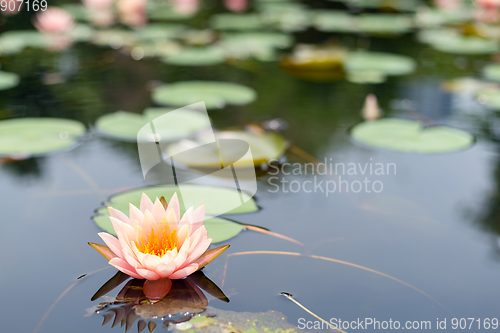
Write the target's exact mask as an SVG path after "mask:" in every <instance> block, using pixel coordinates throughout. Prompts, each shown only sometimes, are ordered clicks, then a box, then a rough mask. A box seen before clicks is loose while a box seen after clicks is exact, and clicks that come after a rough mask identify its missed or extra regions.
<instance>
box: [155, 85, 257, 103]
mask: <svg viewBox="0 0 500 333" xmlns="http://www.w3.org/2000/svg"><path fill="white" fill-rule="evenodd" d="M256 97H257V93H256V92H255V91H254V90H253V89H251V88H248V87H245V86H242V85H239V84H236V83H229V82H215V81H185V82H179V83H172V84H166V85H163V86H160V87H159V88H157V89H155V90H154V91H153V95H152V98H153V101H155V103H158V104H160V105H173V106H185V105H189V104H193V103H197V102H205V106H206V107H207V109H220V108H223V107H224V106H225V105H226V104H232V105H245V104H249V103H251V102H253V101H254V100H255V98H256Z"/></svg>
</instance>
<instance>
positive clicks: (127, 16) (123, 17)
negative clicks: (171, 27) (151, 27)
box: [116, 0, 148, 27]
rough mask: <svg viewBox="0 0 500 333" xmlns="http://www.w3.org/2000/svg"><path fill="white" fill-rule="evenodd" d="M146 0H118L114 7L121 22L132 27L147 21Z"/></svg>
mask: <svg viewBox="0 0 500 333" xmlns="http://www.w3.org/2000/svg"><path fill="white" fill-rule="evenodd" d="M146 5H147V0H118V1H117V2H116V9H117V11H118V16H119V17H120V21H121V22H122V23H123V24H126V25H128V26H132V27H138V26H142V25H144V24H146V23H147V21H148V17H147V15H146Z"/></svg>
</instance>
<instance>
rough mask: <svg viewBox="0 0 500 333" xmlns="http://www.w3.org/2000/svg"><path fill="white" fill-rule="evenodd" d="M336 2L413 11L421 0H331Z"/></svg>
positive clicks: (363, 6) (364, 6) (362, 6)
mask: <svg viewBox="0 0 500 333" xmlns="http://www.w3.org/2000/svg"><path fill="white" fill-rule="evenodd" d="M330 1H334V2H344V3H346V4H347V5H349V6H356V7H361V8H382V9H392V10H398V11H409V12H413V11H415V10H416V8H417V7H418V5H420V4H421V3H420V1H419V0H404V1H401V0H330Z"/></svg>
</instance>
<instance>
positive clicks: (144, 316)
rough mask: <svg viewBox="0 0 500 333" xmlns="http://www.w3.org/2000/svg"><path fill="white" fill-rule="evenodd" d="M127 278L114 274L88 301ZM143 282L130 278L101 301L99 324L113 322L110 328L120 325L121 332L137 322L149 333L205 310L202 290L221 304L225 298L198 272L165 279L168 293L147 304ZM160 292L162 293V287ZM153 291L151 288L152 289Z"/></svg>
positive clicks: (98, 308) (219, 290)
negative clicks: (108, 297) (116, 291)
mask: <svg viewBox="0 0 500 333" xmlns="http://www.w3.org/2000/svg"><path fill="white" fill-rule="evenodd" d="M128 279H130V277H129V276H128V275H126V274H123V273H121V272H118V273H117V274H116V275H115V276H113V277H112V278H111V279H110V280H108V281H107V282H106V283H105V284H104V285H103V286H102V287H101V288H100V289H99V290H98V291H97V292H96V293H95V294H94V296H93V297H92V301H94V300H96V299H98V298H100V297H102V296H104V295H106V294H107V293H109V292H110V291H112V290H113V289H115V288H116V287H118V286H119V285H121V284H122V283H124V282H125V281H127V280H128ZM145 282H146V280H139V279H131V280H129V281H128V282H127V283H126V284H125V286H124V287H123V288H122V289H121V291H120V292H119V293H118V295H117V296H116V297H115V298H114V299H113V300H111V301H108V302H101V303H100V304H99V305H97V307H96V309H95V312H96V313H99V314H101V315H103V317H104V321H103V325H106V324H107V323H109V322H110V321H111V320H113V323H112V327H114V326H116V325H118V323H120V324H121V327H124V326H125V332H127V331H128V330H130V328H132V325H133V324H134V323H135V322H136V321H137V329H138V332H141V331H143V330H144V329H145V328H146V327H148V329H149V331H150V332H152V331H153V330H154V329H155V328H156V326H157V325H163V326H165V327H166V326H168V325H169V324H170V323H174V324H177V323H181V322H184V321H188V320H190V319H191V318H192V317H193V316H194V315H196V314H199V313H202V312H203V311H205V309H206V307H207V305H208V299H207V297H206V296H205V294H204V293H203V291H202V289H203V290H204V291H205V292H207V293H208V294H210V295H212V296H213V297H215V298H218V299H220V300H221V301H224V302H229V299H228V298H227V297H226V295H224V293H223V292H222V290H221V289H220V288H219V287H217V285H215V283H213V282H212V281H211V280H210V279H209V278H207V277H206V276H205V274H203V272H202V271H197V272H195V273H193V274H192V275H190V276H188V277H187V278H185V279H182V280H168V282H165V283H167V287H168V286H170V290H169V291H168V293H167V295H166V296H165V297H163V298H162V299H161V300H160V301H157V302H155V303H153V302H151V301H150V300H149V299H148V297H150V296H149V295H148V297H146V295H145V294H144V290H143V287H144V284H145ZM159 289H160V291H159V292H160V293H161V292H162V290H161V289H162V288H159ZM153 292H154V288H153Z"/></svg>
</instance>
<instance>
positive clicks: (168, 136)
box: [95, 108, 210, 142]
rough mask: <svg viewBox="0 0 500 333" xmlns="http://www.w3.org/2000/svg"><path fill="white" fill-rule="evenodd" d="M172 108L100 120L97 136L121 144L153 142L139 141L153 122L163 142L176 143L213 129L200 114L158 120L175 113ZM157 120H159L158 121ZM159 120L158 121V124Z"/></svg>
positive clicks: (186, 113)
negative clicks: (140, 135)
mask: <svg viewBox="0 0 500 333" xmlns="http://www.w3.org/2000/svg"><path fill="white" fill-rule="evenodd" d="M173 110H175V109H172V108H148V109H146V110H145V111H144V114H143V115H141V114H137V113H131V112H125V111H118V112H113V113H109V114H106V115H104V116H101V117H99V118H98V119H97V121H96V124H95V126H96V129H97V131H98V133H100V134H103V135H105V136H109V137H111V138H113V139H117V140H122V141H137V140H139V141H141V142H142V141H151V139H152V138H148V137H143V138H138V137H137V134H138V133H139V131H140V129H141V128H142V127H143V126H144V125H146V124H147V123H148V122H150V121H153V120H154V125H155V131H156V133H157V134H158V135H159V137H160V138H161V140H162V141H173V140H177V139H181V138H185V137H188V136H190V135H192V134H194V133H196V132H198V131H201V130H204V129H206V128H208V127H210V124H207V119H206V117H205V116H204V115H203V114H201V113H200V112H198V111H194V110H182V112H174V113H171V114H170V115H168V116H166V117H165V118H164V119H162V118H159V117H161V116H163V115H166V114H167V113H168V112H170V111H173ZM157 118H158V119H157ZM155 119H156V120H155Z"/></svg>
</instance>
